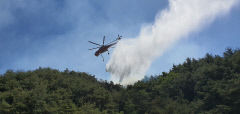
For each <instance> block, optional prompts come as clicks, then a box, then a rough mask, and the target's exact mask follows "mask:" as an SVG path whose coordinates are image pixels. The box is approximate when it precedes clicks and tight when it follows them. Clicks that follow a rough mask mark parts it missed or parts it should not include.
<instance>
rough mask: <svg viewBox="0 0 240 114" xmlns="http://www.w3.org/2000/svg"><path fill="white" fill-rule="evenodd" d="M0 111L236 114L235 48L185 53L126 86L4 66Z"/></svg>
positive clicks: (238, 59)
mask: <svg viewBox="0 0 240 114" xmlns="http://www.w3.org/2000/svg"><path fill="white" fill-rule="evenodd" d="M0 113H1V114H5V113H29V114H34V113H52V114H56V113H59V114H71V113H77V114H105V113H106V114H118V113H120V114H196V113H204V114H240V50H232V49H227V50H226V52H224V54H223V55H222V56H213V55H210V54H206V56H205V57H204V58H202V59H198V60H196V59H191V58H187V59H186V61H185V62H184V63H183V64H180V65H173V68H172V69H171V70H170V71H169V72H168V73H166V72H163V73H162V75H158V76H152V77H150V78H145V79H144V80H142V81H138V82H137V83H135V84H134V85H129V86H127V87H122V86H121V85H117V84H113V83H112V82H107V81H102V80H97V79H96V78H95V77H94V76H92V75H89V74H87V73H81V72H74V71H69V70H65V71H62V72H60V71H58V70H54V69H50V68H39V69H37V70H34V71H27V72H19V71H18V72H14V71H11V70H8V71H6V73H5V74H3V75H1V76H0Z"/></svg>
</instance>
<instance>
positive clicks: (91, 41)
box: [88, 41, 101, 46]
mask: <svg viewBox="0 0 240 114" xmlns="http://www.w3.org/2000/svg"><path fill="white" fill-rule="evenodd" d="M88 42H89V43H92V44H95V45H98V46H101V45H100V44H97V43H94V42H92V41H88Z"/></svg>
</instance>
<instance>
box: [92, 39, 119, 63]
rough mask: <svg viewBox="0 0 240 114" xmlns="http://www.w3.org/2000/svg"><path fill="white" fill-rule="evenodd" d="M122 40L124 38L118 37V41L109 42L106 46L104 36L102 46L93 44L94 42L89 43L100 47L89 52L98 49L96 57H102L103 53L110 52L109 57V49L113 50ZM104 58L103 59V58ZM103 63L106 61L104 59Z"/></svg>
mask: <svg viewBox="0 0 240 114" xmlns="http://www.w3.org/2000/svg"><path fill="white" fill-rule="evenodd" d="M121 39H122V36H119V35H118V37H117V39H116V40H114V41H112V42H109V43H107V44H104V42H105V36H104V37H103V44H102V45H100V44H97V43H94V42H92V41H88V42H89V43H92V44H95V45H97V46H99V47H96V48H91V49H89V50H94V49H98V50H97V51H96V52H95V56H97V57H98V56H99V55H101V56H102V53H104V52H106V51H107V52H108V55H109V51H108V49H109V48H110V47H111V48H113V47H112V46H113V45H115V44H117V43H118V41H119V40H121ZM102 58H103V56H102ZM103 61H104V58H103Z"/></svg>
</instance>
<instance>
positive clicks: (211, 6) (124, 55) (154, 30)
mask: <svg viewBox="0 0 240 114" xmlns="http://www.w3.org/2000/svg"><path fill="white" fill-rule="evenodd" d="M237 1H238V0H169V7H168V8H167V9H165V10H163V11H162V12H160V13H159V14H158V15H157V16H156V19H155V22H154V24H153V25H148V26H145V27H143V28H142V29H141V32H140V34H139V36H138V37H137V38H133V39H127V40H123V41H121V42H119V43H118V45H117V47H116V49H115V50H114V52H113V54H112V56H111V59H110V60H109V62H108V63H107V65H106V70H107V71H108V72H110V73H111V80H112V81H113V82H115V83H120V84H122V85H128V84H133V83H134V82H136V81H138V80H141V79H142V78H144V75H145V73H146V71H147V70H148V68H149V67H150V65H151V63H152V61H153V60H154V59H156V58H157V57H158V56H161V55H162V54H163V52H164V51H165V50H166V49H167V48H169V47H170V46H171V45H172V44H173V43H175V42H176V41H178V40H180V39H181V38H184V37H185V36H186V35H188V34H189V33H191V32H194V31H197V30H199V29H200V28H202V27H203V26H204V25H207V24H209V23H210V22H212V21H213V20H214V19H215V18H216V17H217V16H219V15H222V14H226V13H227V12H228V11H229V10H230V9H231V8H232V6H233V5H234V4H236V2H237Z"/></svg>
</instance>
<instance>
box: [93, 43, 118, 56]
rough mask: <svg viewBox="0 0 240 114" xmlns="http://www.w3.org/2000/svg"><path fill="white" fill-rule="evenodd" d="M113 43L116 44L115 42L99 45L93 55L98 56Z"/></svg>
mask: <svg viewBox="0 0 240 114" xmlns="http://www.w3.org/2000/svg"><path fill="white" fill-rule="evenodd" d="M115 44H116V43H113V44H109V45H103V46H101V47H100V48H99V49H98V50H97V51H96V52H95V56H99V55H100V54H102V53H104V52H106V51H108V48H110V47H111V46H113V45H115Z"/></svg>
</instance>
